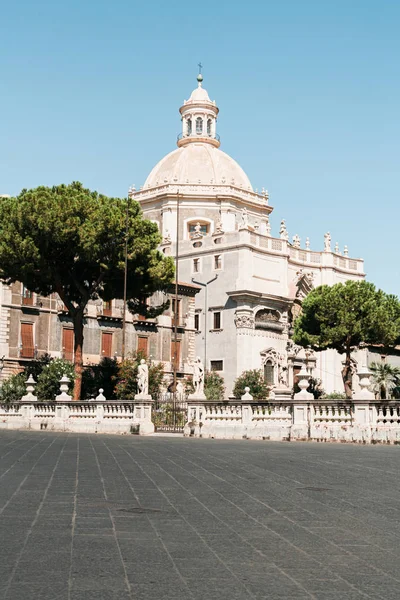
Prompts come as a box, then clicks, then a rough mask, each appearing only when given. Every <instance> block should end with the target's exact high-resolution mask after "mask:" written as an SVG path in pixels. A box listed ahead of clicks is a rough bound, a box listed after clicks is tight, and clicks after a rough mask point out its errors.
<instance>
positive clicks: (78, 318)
mask: <svg viewBox="0 0 400 600" xmlns="http://www.w3.org/2000/svg"><path fill="white" fill-rule="evenodd" d="M72 320H73V323H74V336H75V344H74V350H75V358H74V368H75V387H74V400H80V399H81V390H82V371H83V355H82V349H83V309H78V310H76V312H75V313H74V315H73V316H72Z"/></svg>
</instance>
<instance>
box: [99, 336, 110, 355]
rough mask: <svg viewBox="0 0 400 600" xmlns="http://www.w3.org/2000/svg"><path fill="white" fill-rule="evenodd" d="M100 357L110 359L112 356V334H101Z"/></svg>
mask: <svg viewBox="0 0 400 600" xmlns="http://www.w3.org/2000/svg"><path fill="white" fill-rule="evenodd" d="M101 355H102V356H107V357H108V358H111V356H112V333H108V332H103V333H102V334H101Z"/></svg>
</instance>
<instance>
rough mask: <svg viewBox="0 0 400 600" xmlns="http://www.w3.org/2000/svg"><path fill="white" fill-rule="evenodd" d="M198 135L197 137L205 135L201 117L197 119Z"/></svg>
mask: <svg viewBox="0 0 400 600" xmlns="http://www.w3.org/2000/svg"><path fill="white" fill-rule="evenodd" d="M196 133H197V135H200V134H201V133H203V119H202V118H201V117H197V119H196Z"/></svg>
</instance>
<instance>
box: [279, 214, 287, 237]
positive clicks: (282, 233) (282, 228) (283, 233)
mask: <svg viewBox="0 0 400 600" xmlns="http://www.w3.org/2000/svg"><path fill="white" fill-rule="evenodd" d="M279 236H280V238H281V240H286V241H288V239H289V234H288V231H287V229H286V222H285V219H282V221H281V226H280V228H279Z"/></svg>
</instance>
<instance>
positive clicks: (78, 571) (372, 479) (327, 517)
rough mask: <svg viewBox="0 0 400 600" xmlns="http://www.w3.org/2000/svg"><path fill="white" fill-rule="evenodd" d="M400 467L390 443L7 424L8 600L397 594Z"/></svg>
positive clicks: (296, 599) (1, 547) (1, 476)
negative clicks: (19, 428)
mask: <svg viewBox="0 0 400 600" xmlns="http://www.w3.org/2000/svg"><path fill="white" fill-rule="evenodd" d="M399 467H400V454H399V451H398V448H396V447H383V446H382V447H379V446H378V447H362V446H352V445H334V444H332V445H331V444H302V443H297V444H283V443H272V442H245V441H229V440H226V441H225V440H220V441H214V440H194V439H189V440H187V439H183V438H176V437H173V438H165V437H157V436H154V437H149V438H143V439H142V438H138V437H125V436H100V435H98V436H96V435H92V436H91V435H78V434H60V433H51V432H46V434H44V435H43V434H41V433H39V432H7V431H0V539H1V543H0V599H2V600H3V599H4V600H17V599H18V600H20V599H21V598H23V600H30V599H35V600H41V599H42V600H50V599H51V600H57V599H61V600H63V599H65V600H78V599H79V600H81V599H85V600H92V599H94V598H96V600H116V599H117V598H118V600H133V599H135V600H153V599H154V600H156V599H157V600H158V599H159V598H161V597H162V598H163V599H165V600H169V599H171V600H181V599H182V600H211V599H212V600H225V599H226V600H228V599H229V600H247V599H249V600H250V599H251V600H255V599H257V600H258V599H263V598H268V600H283V599H285V600H303V599H304V600H305V599H312V600H338V599H339V598H340V600H359V599H361V598H364V599H366V600H368V598H369V599H371V598H376V600H391V599H392V598H393V599H394V598H396V599H398V598H399V592H398V588H399V577H398V568H397V562H398V560H397V559H398V539H399V535H400V519H399V516H400V483H399V482H398V477H397V473H398V471H399ZM310 488H313V489H310ZM315 488H319V489H315Z"/></svg>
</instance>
